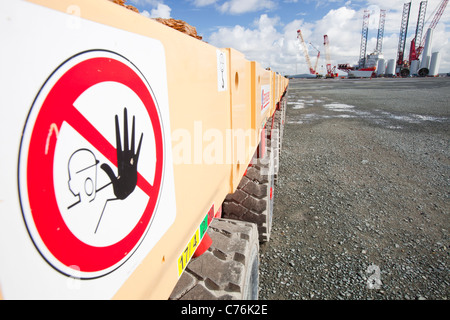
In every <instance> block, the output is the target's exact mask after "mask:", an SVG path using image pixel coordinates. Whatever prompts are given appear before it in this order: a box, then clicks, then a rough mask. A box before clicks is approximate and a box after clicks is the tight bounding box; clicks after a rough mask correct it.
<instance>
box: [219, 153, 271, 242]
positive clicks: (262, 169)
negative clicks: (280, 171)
mask: <svg viewBox="0 0 450 320" xmlns="http://www.w3.org/2000/svg"><path fill="white" fill-rule="evenodd" d="M274 152H278V151H274V150H273V149H271V148H270V147H268V148H267V150H266V152H265V155H264V157H263V158H255V159H254V160H253V161H252V164H251V165H250V166H249V167H248V168H247V173H246V175H245V176H243V177H242V180H241V182H240V183H239V185H238V187H237V189H236V191H235V192H234V193H232V194H229V195H227V197H226V198H225V201H224V202H223V205H222V217H224V218H227V219H234V220H240V221H247V222H252V223H255V224H256V225H257V226H258V233H259V241H260V242H261V243H263V242H268V241H269V239H270V232H271V229H272V216H273V195H274V194H273V192H274V181H275V180H274V179H275V178H274V164H275V163H274V162H275V160H274V157H273V156H272V155H273V154H274Z"/></svg>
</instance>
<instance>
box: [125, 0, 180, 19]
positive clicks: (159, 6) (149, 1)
mask: <svg viewBox="0 0 450 320" xmlns="http://www.w3.org/2000/svg"><path fill="white" fill-rule="evenodd" d="M129 2H130V3H132V4H134V5H137V6H141V7H142V6H145V7H151V9H150V12H148V10H144V11H142V12H141V14H142V15H143V16H145V17H147V18H163V19H169V18H171V16H170V13H171V11H172V9H171V8H170V7H169V6H168V5H166V4H165V3H164V1H162V0H129Z"/></svg>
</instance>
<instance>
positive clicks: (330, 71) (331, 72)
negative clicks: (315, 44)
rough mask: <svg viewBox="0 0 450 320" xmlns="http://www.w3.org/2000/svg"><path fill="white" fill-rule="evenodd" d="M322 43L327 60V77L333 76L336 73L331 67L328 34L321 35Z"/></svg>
mask: <svg viewBox="0 0 450 320" xmlns="http://www.w3.org/2000/svg"><path fill="white" fill-rule="evenodd" d="M323 45H324V47H325V58H326V60H327V75H326V77H327V78H334V77H336V76H337V74H336V73H335V72H334V71H335V70H334V69H333V68H331V56H330V40H329V39H328V35H324V36H323Z"/></svg>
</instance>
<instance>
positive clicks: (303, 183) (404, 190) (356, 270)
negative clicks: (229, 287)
mask: <svg viewBox="0 0 450 320" xmlns="http://www.w3.org/2000/svg"><path fill="white" fill-rule="evenodd" d="M287 97H288V109H287V114H286V124H285V131H284V140H283V149H282V153H281V158H280V172H279V181H278V185H277V186H276V189H275V205H274V207H275V209H274V218H273V229H272V236H271V240H270V242H269V243H268V244H266V245H263V246H262V248H261V265H260V293H259V298H260V299H262V300H264V299H274V300H276V299H286V300H294V299H295V300H296V299H307V300H309V299H320V300H325V299H332V300H335V299H351V300H361V299H395V300H399V299H402V300H403V299H408V300H409V299H418V300H423V299H427V300H441V299H445V300H446V299H449V298H450V290H449V288H450V276H449V245H450V242H449V227H450V225H449V208H450V207H449V200H448V199H449V194H450V189H449V181H450V170H449V168H450V148H449V145H450V139H449V138H450V126H449V123H450V105H449V101H450V78H421V79H415V78H410V79H371V80H369V79H359V80H350V79H345V80H343V79H322V80H310V79H308V80H305V79H303V80H291V82H290V87H289V91H288V94H287Z"/></svg>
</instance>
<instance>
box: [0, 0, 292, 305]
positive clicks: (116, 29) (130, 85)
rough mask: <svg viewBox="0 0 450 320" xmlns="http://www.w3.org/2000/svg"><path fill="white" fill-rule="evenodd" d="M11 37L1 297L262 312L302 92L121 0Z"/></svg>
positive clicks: (4, 53)
mask: <svg viewBox="0 0 450 320" xmlns="http://www.w3.org/2000/svg"><path fill="white" fill-rule="evenodd" d="M0 29H1V32H0V41H1V43H2V50H1V51H0V70H1V73H0V88H1V89H0V90H1V94H0V105H1V109H0V110H1V115H0V130H1V134H0V137H1V138H0V139H1V140H0V146H1V150H2V151H1V156H0V166H1V168H2V170H1V173H0V175H1V177H0V297H1V298H2V299H164V300H167V299H256V298H257V297H258V265H259V246H260V244H261V243H264V242H267V241H269V239H270V233H271V224H272V215H273V203H274V194H275V191H274V189H275V186H276V181H277V172H278V167H279V154H280V150H281V145H282V136H283V126H284V117H285V111H286V100H285V94H286V91H287V89H288V84H289V83H288V80H287V79H286V78H285V77H283V76H281V75H279V74H278V73H276V72H274V71H272V70H270V69H265V68H263V67H261V65H260V64H259V63H258V62H256V61H249V60H247V59H246V58H245V57H244V55H243V54H242V53H240V52H239V51H237V50H235V49H232V48H217V47H214V46H212V45H211V44H208V43H206V42H204V41H201V40H199V39H196V38H194V37H191V36H189V35H186V34H183V33H182V32H179V31H177V30H175V29H173V28H170V27H168V26H166V25H164V24H162V23H159V22H157V21H155V20H153V19H149V18H147V17H145V16H143V15H140V14H139V13H136V12H133V11H132V10H127V9H126V8H123V7H121V6H119V5H117V4H115V3H113V2H111V1H107V0H95V1H93V0H14V1H2V2H1V3H0Z"/></svg>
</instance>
